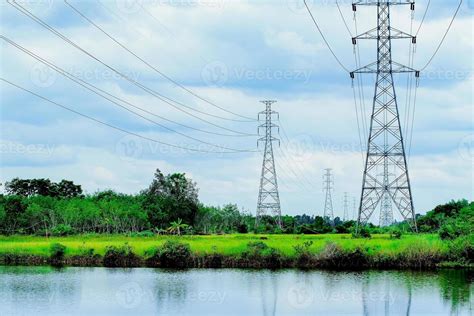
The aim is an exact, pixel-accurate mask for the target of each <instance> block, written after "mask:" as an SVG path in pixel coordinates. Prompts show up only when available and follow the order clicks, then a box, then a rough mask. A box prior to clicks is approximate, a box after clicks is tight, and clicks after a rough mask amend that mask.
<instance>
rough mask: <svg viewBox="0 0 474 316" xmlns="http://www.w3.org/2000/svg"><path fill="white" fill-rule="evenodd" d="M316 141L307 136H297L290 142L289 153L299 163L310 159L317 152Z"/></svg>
mask: <svg viewBox="0 0 474 316" xmlns="http://www.w3.org/2000/svg"><path fill="white" fill-rule="evenodd" d="M315 145H316V143H315V141H314V139H313V138H312V137H311V136H310V135H307V134H301V135H297V136H296V137H293V138H291V139H290V140H289V142H288V148H287V150H288V152H289V154H290V155H291V156H292V157H294V159H295V160H296V161H298V162H301V161H305V160H308V159H310V157H311V154H312V153H313V152H314V151H315V149H316V148H315Z"/></svg>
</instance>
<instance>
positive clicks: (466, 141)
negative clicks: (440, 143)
mask: <svg viewBox="0 0 474 316" xmlns="http://www.w3.org/2000/svg"><path fill="white" fill-rule="evenodd" d="M458 151H459V155H460V156H461V157H462V158H463V159H465V160H468V161H471V162H472V163H474V134H470V135H466V136H464V137H463V139H462V140H461V141H460V142H459V146H458Z"/></svg>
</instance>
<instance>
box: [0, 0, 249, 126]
mask: <svg viewBox="0 0 474 316" xmlns="http://www.w3.org/2000/svg"><path fill="white" fill-rule="evenodd" d="M7 2H8V3H9V4H10V5H11V6H13V7H14V8H15V9H17V10H18V11H20V12H21V13H23V14H24V15H26V16H27V17H29V18H31V19H32V20H34V21H35V22H37V23H38V24H40V25H41V26H43V27H45V28H46V29H48V30H49V31H51V32H52V33H53V34H55V35H56V36H58V37H59V38H61V39H63V40H64V41H65V42H67V43H68V44H70V45H71V46H73V47H75V48H76V49H78V50H80V51H81V52H83V53H84V54H86V55H87V56H89V57H91V58H92V59H94V60H95V61H97V62H99V63H100V64H102V65H104V66H105V67H107V68H108V69H110V70H112V71H113V72H115V73H116V74H118V75H119V76H120V77H122V78H124V79H125V80H127V81H129V82H130V83H132V84H133V85H135V86H137V87H138V88H140V89H141V90H143V91H145V92H147V93H149V94H151V95H153V96H154V97H156V98H158V99H159V100H161V101H163V102H164V103H166V104H168V105H170V106H172V107H174V108H175V109H177V110H178V111H181V112H183V113H186V114H187V115H190V116H192V117H194V118H196V119H198V120H200V121H203V122H205V123H207V124H210V125H212V126H215V127H217V128H220V129H222V130H226V131H230V132H233V133H237V134H242V135H253V134H249V133H243V132H240V131H236V130H232V129H230V128H227V127H224V126H221V125H218V124H215V123H213V122H210V121H208V120H206V119H203V118H201V117H199V116H197V115H194V114H192V113H190V112H188V111H186V110H184V109H182V108H181V107H179V106H177V105H175V104H174V103H176V104H178V105H180V106H182V107H185V108H188V109H191V110H194V111H197V112H199V113H202V114H206V115H209V116H214V115H213V114H209V113H206V112H203V111H200V110H196V109H193V108H192V107H189V106H187V105H185V104H183V103H180V102H178V101H176V100H173V99H171V98H168V97H166V96H164V95H162V94H160V93H158V92H156V91H155V90H153V89H151V88H148V87H147V86H145V85H143V84H141V83H139V82H137V81H136V80H134V79H132V78H130V77H129V76H127V75H125V74H123V73H122V72H120V71H118V70H117V69H115V68H114V67H112V66H110V65H108V64H107V63H105V62H104V61H102V60H101V59H99V58H98V57H96V56H94V55H93V54H91V53H90V52H88V51H87V50H85V49H83V48H82V47H80V46H79V45H77V44H76V43H74V42H73V41H71V40H70V39H69V38H68V37H66V36H64V35H63V34H62V33H60V32H59V31H57V30H56V29H55V28H53V27H51V26H50V25H49V24H47V23H46V22H44V21H43V20H41V19H40V18H38V17H37V16H35V15H34V14H32V13H31V12H30V11H28V10H27V9H25V8H24V7H22V6H21V5H19V4H18V3H17V2H15V1H13V0H7Z"/></svg>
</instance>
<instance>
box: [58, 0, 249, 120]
mask: <svg viewBox="0 0 474 316" xmlns="http://www.w3.org/2000/svg"><path fill="white" fill-rule="evenodd" d="M64 3H65V4H66V5H68V6H69V7H70V8H71V9H72V10H73V11H74V12H76V13H77V14H78V15H80V16H81V17H82V18H84V19H85V20H86V21H87V22H89V23H90V24H91V25H93V26H94V27H95V28H96V29H98V30H99V31H100V32H102V33H103V34H104V35H105V36H107V37H108V38H109V39H110V40H112V41H113V42H115V43H116V44H117V45H119V46H120V47H122V48H123V49H124V50H126V51H127V52H128V53H130V54H131V55H133V56H134V57H135V58H137V59H138V60H140V61H141V62H142V63H144V64H145V65H146V66H148V68H150V69H152V70H153V71H155V72H156V73H158V74H159V75H161V76H162V77H163V78H165V79H166V80H168V81H170V82H172V83H173V84H175V85H176V86H178V87H179V88H181V89H182V90H184V91H186V92H188V93H189V94H191V95H193V96H195V97H196V98H198V99H199V100H201V101H204V102H206V103H207V104H209V105H212V106H214V107H215V108H218V109H220V110H222V111H224V112H227V113H230V114H232V115H235V116H238V117H241V118H245V119H246V120H245V121H243V120H235V119H229V118H225V117H221V116H217V115H212V116H213V117H216V118H219V119H222V120H227V121H234V122H255V121H256V120H255V119H253V118H250V117H247V116H243V115H240V114H237V113H235V112H232V111H230V110H227V109H225V108H223V107H221V106H219V105H216V104H215V103H213V102H211V101H208V100H207V99H205V98H203V97H201V96H200V95H198V94H197V93H195V92H194V91H192V90H191V89H188V88H186V87H185V86H183V85H182V84H180V83H179V82H177V81H176V80H174V79H173V78H171V77H169V76H168V75H166V74H165V73H163V72H162V71H160V70H159V69H157V68H156V67H155V66H153V65H151V64H150V63H149V62H148V61H146V60H144V59H143V58H142V57H140V56H139V55H137V54H136V53H135V52H133V51H132V50H130V49H129V48H128V47H127V46H126V45H124V44H123V43H121V42H120V41H118V40H117V39H116V38H115V37H114V36H112V35H111V34H109V33H108V32H106V31H105V30H104V29H103V28H102V27H100V26H99V25H98V24H97V23H95V22H94V21H92V20H91V19H90V18H88V17H87V16H86V15H85V14H83V13H82V12H81V11H79V9H77V8H76V7H74V6H73V5H72V4H70V3H69V2H68V1H67V0H64ZM140 6H141V5H140ZM141 7H142V8H143V6H141ZM143 9H144V8H143ZM146 12H148V11H146ZM149 14H150V15H151V13H149Z"/></svg>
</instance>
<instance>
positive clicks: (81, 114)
mask: <svg viewBox="0 0 474 316" xmlns="http://www.w3.org/2000/svg"><path fill="white" fill-rule="evenodd" d="M0 80H1V81H3V82H5V83H8V84H10V85H11V86H14V87H16V88H18V89H20V90H23V91H25V92H28V93H29V94H31V95H34V96H36V97H37V98H39V99H42V100H44V101H46V102H49V103H51V104H54V105H56V106H58V107H60V108H63V109H65V110H67V111H69V112H72V113H74V114H77V115H79V116H82V117H84V118H86V119H88V120H91V121H94V122H96V123H99V124H101V125H104V126H107V127H109V128H112V129H115V130H118V131H121V132H123V133H126V134H129V135H132V136H136V137H138V138H142V139H145V140H148V141H151V142H154V143H158V144H161V145H165V146H169V147H173V148H177V149H183V150H188V151H191V152H196V153H208V154H236V153H248V152H257V151H248V150H242V151H208V150H201V149H196V148H190V147H183V146H179V145H174V144H170V143H167V142H163V141H160V140H157V139H154V138H150V137H146V136H143V135H140V134H137V133H134V132H131V131H129V130H126V129H123V128H121V127H118V126H115V125H112V124H109V123H107V122H104V121H101V120H99V119H96V118H94V117H92V116H89V115H87V114H83V113H81V112H79V111H76V110H74V109H72V108H70V107H68V106H65V105H63V104H60V103H58V102H55V101H53V100H51V99H48V98H46V97H44V96H41V95H39V94H37V93H35V92H33V91H31V90H28V89H26V88H24V87H21V86H19V85H17V84H15V83H13V82H11V81H8V80H7V79H4V78H2V77H0Z"/></svg>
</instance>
